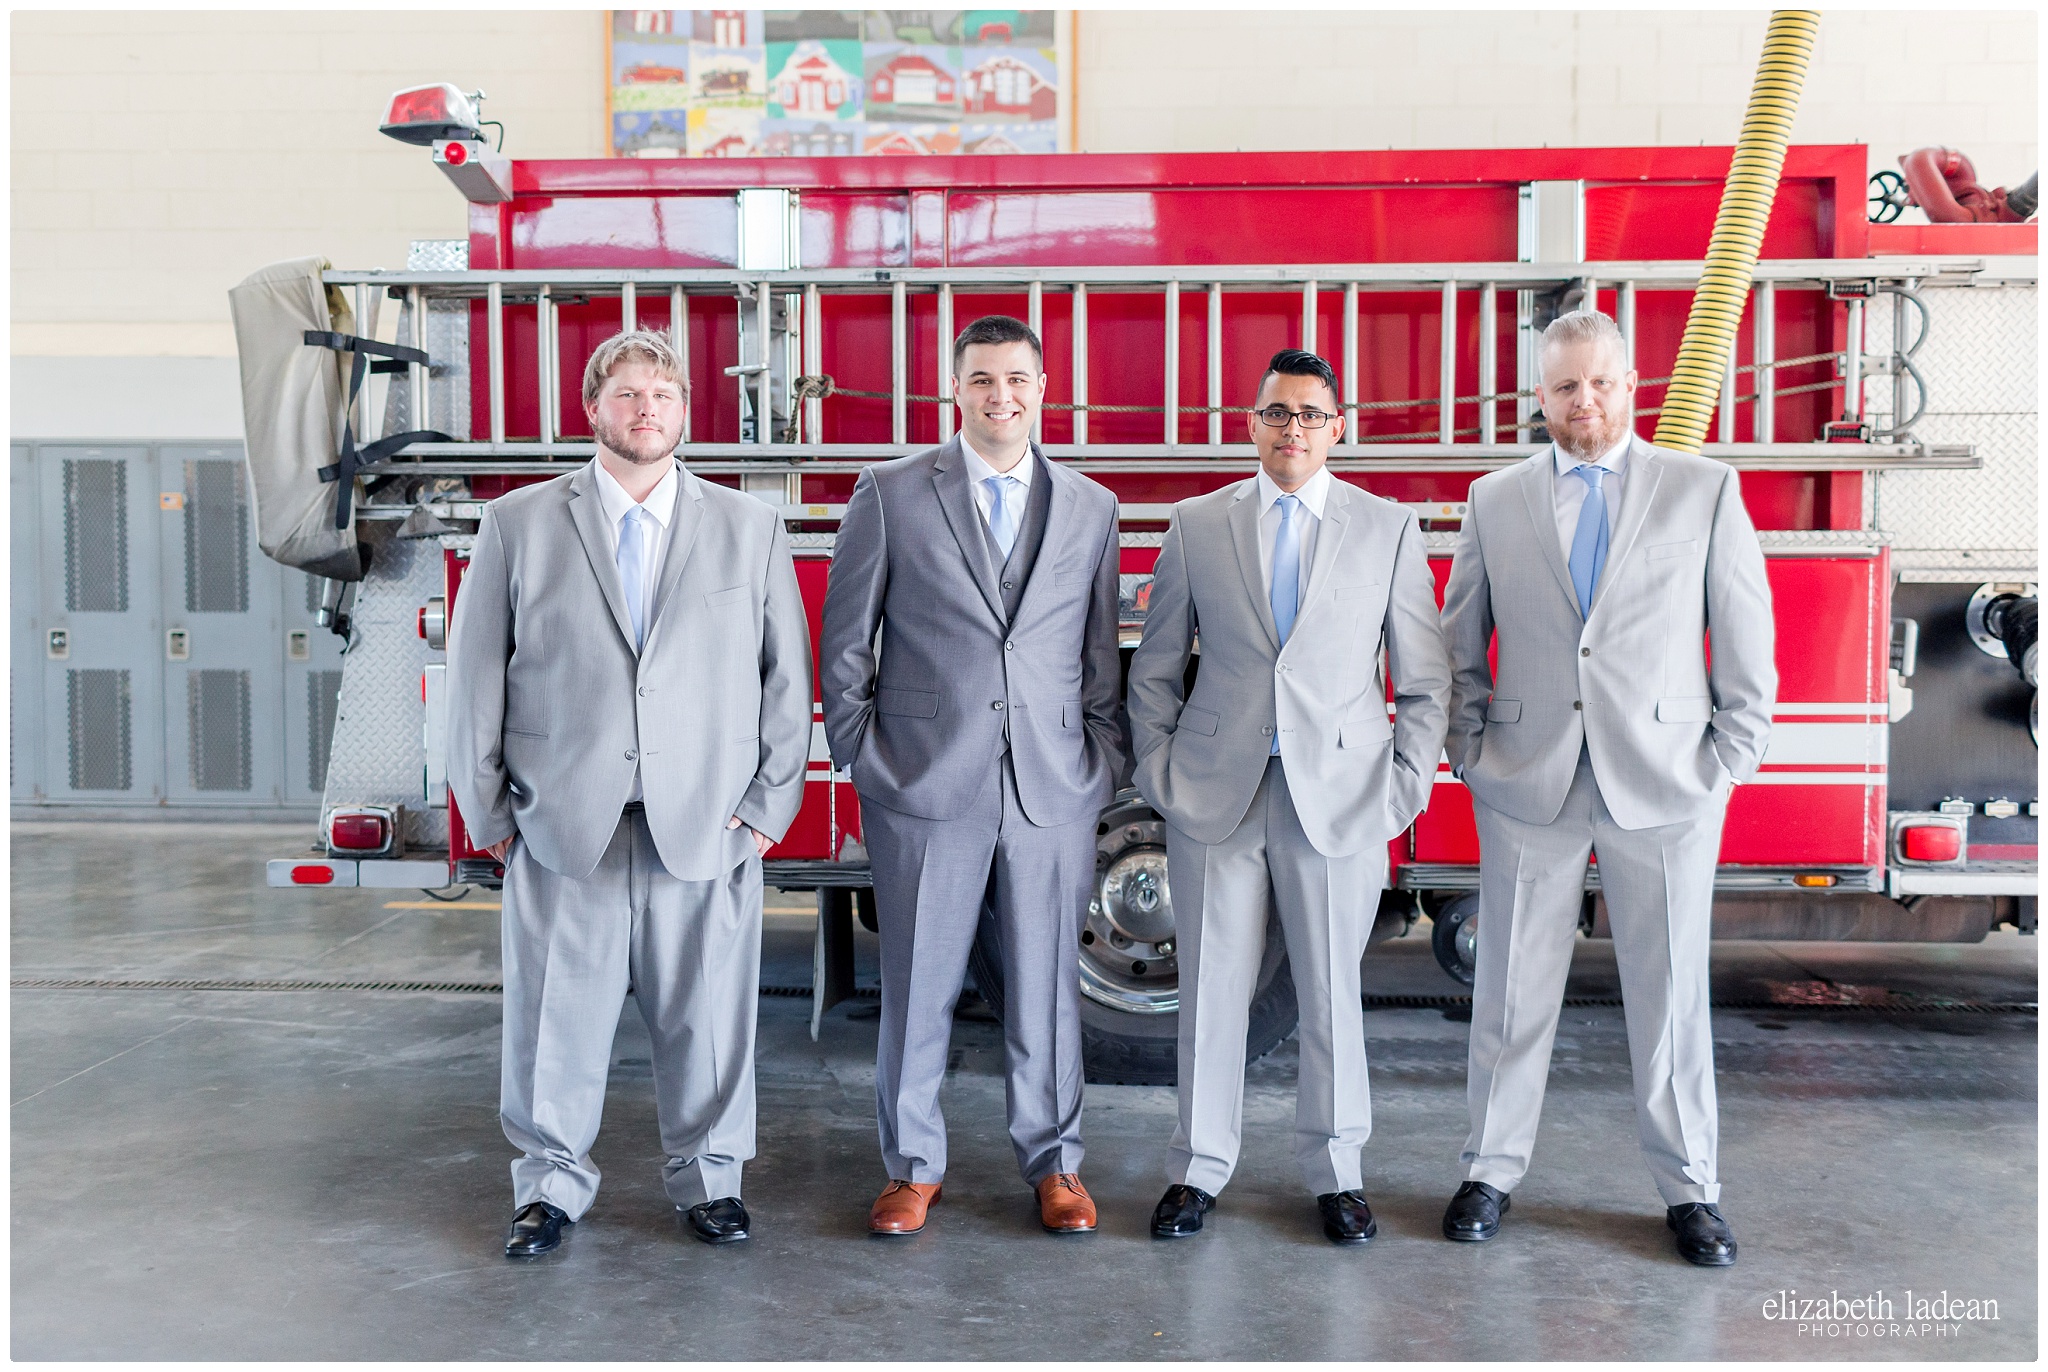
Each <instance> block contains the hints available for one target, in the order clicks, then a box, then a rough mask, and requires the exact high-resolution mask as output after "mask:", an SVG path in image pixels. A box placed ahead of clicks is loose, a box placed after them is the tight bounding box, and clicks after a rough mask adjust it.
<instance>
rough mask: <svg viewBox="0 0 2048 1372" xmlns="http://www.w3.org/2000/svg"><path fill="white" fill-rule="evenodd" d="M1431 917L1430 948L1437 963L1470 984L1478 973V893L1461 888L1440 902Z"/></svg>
mask: <svg viewBox="0 0 2048 1372" xmlns="http://www.w3.org/2000/svg"><path fill="white" fill-rule="evenodd" d="M1430 920H1431V923H1432V926H1433V927H1432V928H1431V929H1430V931H1429V948H1430V951H1431V952H1433V953H1435V954H1436V963H1437V966H1439V967H1441V968H1443V969H1444V971H1446V972H1448V973H1449V974H1450V976H1451V978H1452V979H1453V980H1455V981H1459V982H1462V983H1464V984H1465V985H1467V986H1470V985H1471V984H1472V982H1473V980H1474V979H1475V978H1476V977H1477V976H1478V974H1479V971H1478V968H1479V963H1478V952H1477V948H1478V944H1477V940H1478V937H1479V893H1478V892H1477V891H1460V892H1459V893H1458V894H1457V895H1455V896H1452V897H1450V898H1449V899H1448V900H1445V901H1444V902H1443V903H1442V904H1440V905H1438V906H1437V907H1436V913H1435V914H1433V915H1431V916H1430Z"/></svg>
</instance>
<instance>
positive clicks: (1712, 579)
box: [1443, 310, 1778, 1267]
mask: <svg viewBox="0 0 2048 1372" xmlns="http://www.w3.org/2000/svg"><path fill="white" fill-rule="evenodd" d="M1539 359H1540V363H1541V373H1542V384H1541V385H1540V386H1538V387H1537V390H1536V396H1537V399H1538V401H1539V403H1540V404H1541V405H1542V407H1543V418H1544V422H1545V424H1546V425H1547V426H1548V427H1549V430H1550V436H1551V440H1552V442H1551V446H1550V447H1549V448H1547V449H1545V450H1544V451H1542V452H1540V453H1538V454H1536V455H1535V456H1534V457H1531V458H1530V459H1528V460H1527V461H1526V462H1522V463H1520V464H1518V465H1517V466H1514V467H1510V468H1508V469H1507V470H1505V471H1500V472H1494V473H1491V474H1489V475H1487V476H1483V477H1481V478H1480V479H1479V480H1477V481H1475V482H1474V483H1472V489H1471V495H1470V497H1469V504H1468V507H1467V512H1466V517H1465V522H1464V526H1463V529H1462V531H1461V532H1460V534H1459V540H1458V550H1457V555H1456V558H1455V560H1454V561H1453V563H1452V566H1451V576H1450V583H1449V585H1448V586H1447V587H1446V589H1445V593H1444V631H1445V638H1446V640H1447V641H1448V645H1449V648H1450V654H1451V664H1452V669H1453V686H1452V693H1451V723H1450V735H1449V739H1448V741H1447V743H1446V745H1445V746H1446V751H1447V752H1448V754H1449V756H1450V761H1451V767H1452V770H1453V771H1454V772H1455V773H1456V774H1457V776H1458V777H1459V779H1460V780H1462V781H1463V782H1464V784H1465V786H1466V789H1467V790H1468V791H1469V792H1470V793H1471V796H1472V810H1473V814H1474V816H1475V818H1476V819H1477V822H1478V830H1479V848H1480V858H1479V915H1478V919H1479V929H1478V947H1477V953H1478V966H1477V974H1478V975H1477V982H1476V984H1475V985H1474V987H1473V993H1472V1036H1471V1040H1470V1047H1469V1058H1468V1065H1467V1078H1466V1100H1467V1104H1468V1107H1469V1109H1470V1112H1471V1123H1472V1131H1471V1134H1470V1136H1469V1137H1468V1139H1467V1140H1466V1143H1465V1148H1464V1151H1463V1152H1462V1153H1461V1154H1460V1155H1459V1161H1460V1162H1461V1163H1463V1165H1464V1170H1465V1182H1464V1184H1463V1185H1462V1186H1460V1187H1459V1188H1458V1192H1457V1194H1456V1196H1454V1197H1453V1198H1452V1200H1451V1204H1450V1207H1449V1209H1448V1210H1447V1211H1446V1213H1445V1215H1444V1226H1443V1227H1444V1237H1445V1238H1448V1239H1453V1240H1458V1241H1463V1242H1483V1241H1485V1240H1487V1239H1491V1238H1492V1237H1493V1236H1494V1235H1495V1233H1496V1232H1498V1230H1499V1228H1500V1223H1501V1215H1502V1214H1503V1213H1504V1212H1505V1211H1506V1210H1507V1208H1508V1193H1510V1192H1511V1191H1512V1190H1513V1189H1514V1187H1515V1184H1516V1183H1517V1182H1519V1181H1520V1180H1521V1179H1522V1176H1523V1174H1524V1173H1525V1172H1526V1171H1527V1170H1528V1167H1529V1156H1530V1151H1531V1147H1532V1145H1533V1144H1534V1142H1535V1137H1536V1123H1537V1118H1538V1116H1539V1114H1540V1113H1541V1111H1542V1107H1543V1088H1544V1083H1545V1078H1546V1077H1547V1076H1548V1074H1549V1070H1550V1049H1551V1044H1552V1041H1553V1040H1554V1039H1555V1037H1556V1034H1557V1017H1558V1011H1559V1009H1560V1007H1561V1005H1562V1002H1563V996H1564V987H1565V978H1566V975H1567V973H1569V972H1570V970H1571V959H1572V943H1573V940H1574V937H1575V935H1576V932H1577V929H1578V924H1579V915H1580V911H1581V908H1582V906H1583V903H1584V901H1585V899H1586V890H1587V858H1588V857H1589V856H1597V858H1598V861H1599V869H1598V870H1599V890H1600V892H1601V895H1602V896H1603V898H1604V899H1605V900H1606V903H1607V913H1608V918H1609V920H1610V922H1611V924H1612V927H1613V931H1614V952H1615V958H1616V960H1617V962H1618V963H1619V964H1620V970H1621V983H1622V999H1623V1001H1624V1004H1625V1007H1626V1015H1627V1020H1628V1041H1629V1057H1630V1061H1631V1064H1632V1066H1633V1069H1634V1076H1635V1104H1636V1124H1637V1133H1638V1138H1639V1140H1640V1142H1641V1145H1642V1149H1643V1156H1644V1158H1645V1160H1646V1161H1647V1162H1648V1163H1649V1168H1650V1173H1651V1176H1652V1177H1653V1178H1654V1179H1655V1181H1656V1184H1657V1189H1658V1191H1659V1192H1660V1193H1662V1195H1663V1198H1664V1204H1665V1207H1666V1210H1665V1223H1666V1224H1667V1225H1668V1226H1669V1227H1670V1228H1671V1229H1672V1230H1673V1231H1674V1232H1675V1234H1676V1236H1677V1244H1678V1251H1679V1255H1680V1256H1681V1257H1683V1258H1685V1259H1686V1260H1687V1261H1688V1262H1692V1263H1695V1264H1698V1265H1700V1266H1706V1267H1724V1266H1727V1265H1728V1264H1730V1263H1733V1262H1734V1261H1735V1237H1734V1235H1733V1234H1732V1233H1731V1232H1730V1230H1729V1227H1728V1224H1727V1222H1726V1221H1725V1220H1724V1219H1723V1218H1722V1216H1721V1212H1720V1208H1719V1202H1720V1196H1721V1183H1720V1177H1719V1174H1718V1172H1717V1170H1716V1168H1717V1163H1716V1152H1717V1148H1718V1145H1719V1122H1718V1117H1717V1113H1716V1111H1717V1107H1716V1102H1715V1095H1714V1044H1713V1036H1712V1029H1711V1026H1710V1023H1709V1017H1708V998H1707V957H1708V947H1709V939H1710V937H1711V933H1712V914H1713V901H1714V872H1715V866H1716V859H1717V857H1718V854H1719V850H1720V842H1721V821H1722V818H1723V815H1724V813H1725V812H1726V809H1727V804H1728V792H1729V788H1730V787H1731V786H1732V785H1735V784H1737V783H1739V782H1743V781H1746V780H1748V779H1749V778H1750V777H1751V776H1753V775H1754V774H1755V772H1756V770H1757V765H1758V764H1759V763H1760V762H1761V761H1762V760H1763V755H1764V744H1765V741H1766V739H1767V737H1768V735H1769V732H1770V720H1771V707H1772V705H1773V703H1774V701H1775V697H1776V695H1777V688H1778V678H1777V670H1776V667H1775V665H1774V663H1773V660H1772V653H1773V633H1772V619H1771V592H1770V586H1769V584H1768V583H1767V581H1766V580H1765V576H1764V559H1763V551H1762V549H1761V548H1760V547H1759V546H1758V543H1757V537H1756V530H1755V528H1754V527H1753V526H1752V525H1751V524H1750V520H1749V515H1748V513H1747V512H1746V511H1745V510H1744V509H1743V505H1742V486H1741V482H1740V481H1739V480H1738V479H1737V477H1736V474H1735V471H1734V470H1733V469H1732V468H1730V467H1728V466H1726V465H1725V464H1723V463H1720V462H1715V461H1712V460H1709V459H1707V458H1703V457H1697V456H1694V455H1692V454H1689V453H1681V452H1674V451H1671V450H1669V449H1665V448H1656V447H1652V446H1651V445H1650V444H1648V443H1645V442H1644V441H1643V440H1642V439H1640V438H1637V437H1636V436H1635V433H1634V406H1633V401H1634V396H1635V390H1636V374H1635V372H1634V371H1633V370H1632V369H1630V367H1629V366H1628V361H1627V348H1626V346H1625V344H1624V342H1623V339H1622V337H1621V334H1620V332H1619V331H1618V330H1617V329H1616V328H1615V326H1614V321H1613V320H1611V319H1609V318H1608V317H1607V316H1606V315H1604V314H1600V313H1598V312H1596V311H1591V310H1584V311H1579V312H1576V313H1572V314H1566V315H1564V316H1562V317H1560V318H1559V319H1558V320H1557V321H1556V322H1555V323H1553V324H1552V325H1551V326H1550V327H1549V328H1548V329H1546V330H1545V331H1544V334H1543V341H1542V346H1541V352H1540V355H1539ZM1496 635H1498V640H1499V641H1498V645H1497V652H1498V660H1499V666H1498V668H1497V669H1492V668H1489V666H1488V662H1487V649H1488V645H1489V643H1490V642H1491V641H1492V640H1493V639H1494V638H1495V636H1496ZM1710 639H1711V655H1710V654H1709V640H1710Z"/></svg>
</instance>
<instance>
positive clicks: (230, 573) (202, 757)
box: [157, 445, 284, 806]
mask: <svg viewBox="0 0 2048 1372" xmlns="http://www.w3.org/2000/svg"><path fill="white" fill-rule="evenodd" d="M157 470H158V474H159V477H160V478H161V483H162V489H161V491H160V492H159V499H158V502H157V505H158V510H157V519H158V525H159V530H160V533H159V539H158V546H159V548H160V549H161V554H162V556H161V561H160V562H159V563H158V566H159V569H160V580H159V587H160V593H161V595H162V601H163V622H164V696H163V716H164V723H163V729H164V782H165V794H166V795H167V797H168V798H169V800H170V802H171V803H172V804H176V805H222V804H229V805H237V806H247V805H250V804H259V805H262V804H268V805H275V804H277V803H279V802H280V801H281V800H282V799H283V795H282V791H283V778H282V776H281V775H280V774H279V773H280V763H281V762H282V759H283V753H284V717H283V710H282V708H281V707H282V704H283V702H282V699H281V694H282V687H283V679H282V678H283V659H284V645H283V641H282V625H281V623H280V616H279V606H278V596H279V592H280V583H281V580H282V578H281V577H280V576H279V575H278V572H279V571H280V570H281V569H279V568H278V567H277V565H276V564H275V563H272V562H271V561H270V560H269V559H268V558H265V557H263V555H262V553H261V552H260V551H259V550H258V549H257V547H256V538H255V528H254V510H253V509H252V507H251V504H250V499H249V481H248V475H247V472H246V470H245V468H244V464H243V461H242V453H241V448H240V446H239V445H206V446H197V445H195V446H184V445H179V446H169V445H166V446H164V447H162V448H160V449H158V451H157Z"/></svg>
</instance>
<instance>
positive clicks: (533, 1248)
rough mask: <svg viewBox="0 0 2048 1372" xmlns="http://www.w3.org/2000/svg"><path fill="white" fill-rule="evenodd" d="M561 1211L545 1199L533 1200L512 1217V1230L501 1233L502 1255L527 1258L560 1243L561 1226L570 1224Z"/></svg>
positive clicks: (559, 1245) (564, 1213)
mask: <svg viewBox="0 0 2048 1372" xmlns="http://www.w3.org/2000/svg"><path fill="white" fill-rule="evenodd" d="M574 1223H575V1221H574V1220H572V1219H570V1218H569V1214H568V1212H567V1211H565V1210H559V1209H556V1208H555V1207H554V1206H552V1205H549V1204H548V1203H547V1202H546V1201H535V1202H534V1203H533V1204H531V1205H529V1206H527V1207H526V1208H525V1209H524V1210H521V1211H520V1212H519V1213H518V1214H516V1215H514V1216H513V1217H512V1229H511V1231H510V1232H509V1233H507V1234H506V1235H505V1256H506V1257H508V1258H531V1257H536V1256H538V1255H539V1254H542V1253H547V1252H552V1251H553V1250H554V1249H556V1248H559V1247H561V1246H562V1229H563V1227H564V1226H566V1225H570V1224H574Z"/></svg>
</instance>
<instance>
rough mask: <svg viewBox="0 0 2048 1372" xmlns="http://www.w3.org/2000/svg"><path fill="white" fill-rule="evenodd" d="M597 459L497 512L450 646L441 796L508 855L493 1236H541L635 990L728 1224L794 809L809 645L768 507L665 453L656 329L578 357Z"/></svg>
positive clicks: (480, 533) (709, 1211)
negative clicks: (497, 1210)
mask: <svg viewBox="0 0 2048 1372" xmlns="http://www.w3.org/2000/svg"><path fill="white" fill-rule="evenodd" d="M583 408H584V413H585V415H586V416H587V417H588V418H589V421H590V428H591V433H592V434H593V435H595V437H596V439H597V456H596V457H595V458H594V459H592V460H591V461H590V462H589V463H587V464H586V465H584V466H583V467H581V468H579V469H577V470H576V471H575V472H573V473H571V474H569V475H566V476H561V477H557V478H556V479H554V480H553V481H549V482H545V483H542V484H540V485H536V486H528V487H525V488H523V489H520V490H517V491H514V492H512V493H511V494H509V495H506V496H502V497H500V498H499V499H497V500H495V501H493V502H492V503H491V505H490V507H489V508H488V509H487V510H486V511H485V513H484V518H483V522H482V524H481V526H480V527H479V528H478V530H477V535H476V543H475V546H474V549H473V551H472V553H471V557H470V564H469V571H468V574H467V575H466V576H465V577H464V578H463V581H462V587H461V594H460V595H459V596H458V597H457V600H456V606H455V613H454V621H453V623H452V624H451V626H450V630H449V640H448V675H449V701H450V706H449V749H448V777H449V786H450V789H451V791H452V793H453V795H454V797H455V801H456V804H458V805H459V806H460V807H461V809H462V816H463V819H464V821H465V822H466V823H467V824H468V826H469V832H470V835H471V838H472V840H473V841H474V842H476V843H477V844H479V845H481V846H483V847H486V848H488V849H489V850H490V852H491V853H492V855H493V856H495V857H497V858H498V860H499V861H501V862H503V863H504V864H505V894H504V915H503V939H504V967H505V971H504V975H505V1024H504V1045H505V1046H504V1070H503V1077H502V1081H501V1085H500V1105H499V1115H500V1118H501V1120H502V1121H503V1124H504V1127H505V1136H506V1137H507V1138H508V1139H510V1140H511V1142H512V1143H513V1145H514V1146H515V1147H517V1148H518V1149H519V1150H520V1152H521V1154H522V1156H521V1157H520V1158H519V1159H517V1160H516V1161H515V1162H513V1164H512V1187H513V1205H514V1207H515V1210H516V1211H517V1213H516V1215H515V1217H514V1220H513V1223H512V1229H511V1233H510V1234H509V1236H508V1238H507V1241H506V1245H505V1252H506V1255H507V1256H509V1257H527V1256H532V1255H534V1254H537V1253H544V1252H547V1251H548V1250H549V1249H552V1248H554V1247H556V1246H557V1245H558V1244H559V1243H560V1242H561V1231H562V1228H563V1226H564V1225H567V1224H573V1223H575V1222H576V1220H578V1219H580V1218H581V1217H582V1216H583V1213H584V1212H585V1211H586V1210H588V1209H589V1208H590V1205H591V1202H592V1200H593V1199H594V1198H595V1197H596V1194H597V1184H598V1169H597V1166H596V1164H595V1163H593V1162H592V1161H591V1159H590V1146H591V1144H592V1143H593V1142H594V1141H595V1140H596V1138H597V1129H598V1121H599V1117H600V1114H601V1112H602V1110H603V1106H604V1091H605V1078H606V1075H607V1070H608V1066H609V1063H610V1059H611V1043H612V1035H613V1031H614V1029H615V1028H616V1026H617V1024H618V1017H619V1011H620V1008H621V1006H622V1005H623V1003H624V1000H625V997H626V992H627V989H628V987H629V986H630V988H631V989H632V992H633V996H634V999H635V1001H636V1002H637V1003H638V1005H639V1007H640V1014H641V1016H642V1018H644V1019H645V1020H646V1022H647V1029H648V1034H649V1036H650V1037H651V1038H652V1039H653V1043H654V1059H653V1062H654V1085H655V1094H656V1098H657V1114H658V1117H659V1119H660V1122H661V1142H662V1150H663V1152H664V1154H665V1155H666V1157H667V1162H666V1164H665V1165H664V1167H663V1169H662V1171H663V1177H664V1181H665V1184H666V1187H667V1190H668V1194H669V1198H670V1199H671V1200H672V1201H674V1202H675V1205H676V1208H677V1209H678V1210H679V1211H683V1212H685V1217H686V1222H687V1224H688V1226H689V1228H690V1230H691V1231H692V1232H693V1233H694V1234H695V1235H696V1236H697V1237H698V1238H700V1239H703V1240H704V1241H705V1242H707V1243H730V1242H734V1241H736V1240H739V1239H744V1238H746V1237H747V1236H748V1218H747V1212H746V1207H745V1206H744V1205H743V1204H742V1203H741V1201H740V1168H741V1165H742V1164H743V1163H744V1162H745V1161H746V1160H747V1159H748V1158H750V1157H752V1156H753V1155H754V1014H755V1003H756V995H757V988H758V984H759V979H760V978H759V964H760V949H761V856H762V854H764V853H766V852H767V851H768V849H769V847H770V846H771V845H772V844H773V843H774V842H775V841H776V840H778V839H780V838H781V837H782V834H783V831H784V830H785V829H787V828H788V826H789V824H790V821H791V820H792V819H794V818H795V816H796V811H797V806H798V803H799V801H800V800H801V798H802V788H803V772H804V763H805V759H806V757H807V755H808V753H809V750H810V723H811V657H810V638H809V633H808V629H807V627H806V623H805V618H804V609H803V601H802V599H801V597H800V596H799V594H798V592H797V584H796V570H795V568H794V566H793V565H792V563H791V561H790V554H789V546H788V543H787V541H786V540H785V539H784V537H783V532H782V521H781V520H780V519H779V518H778V517H777V515H776V512H775V510H774V509H773V508H771V507H769V506H767V505H764V504H762V503H761V502H760V501H757V500H755V499H753V498H752V497H750V496H744V495H741V494H739V493H738V492H736V491H732V490H729V489H727V488H725V487H722V486H714V485H712V484H710V483H709V482H706V481H704V480H702V479H700V478H699V477H697V476H694V475H692V474H691V473H690V472H688V471H687V470H685V469H684V467H683V466H682V464H681V463H680V462H678V461H676V459H675V455H674V454H675V450H676V445H677V443H678V441H679V440H680V439H681V437H682V431H683V420H684V416H685V415H686V414H687V412H688V408H689V382H688V380H687V378H686V377H685V376H684V374H683V370H682V367H681V364H680V360H679V359H678V357H677V356H676V353H675V351H674V349H673V348H672V347H671V346H670V345H669V342H668V340H667V339H666V338H665V337H664V336H663V335H661V334H658V333H648V332H638V333H625V334H620V335H618V336H616V337H614V338H612V339H609V340H607V341H606V342H605V343H604V344H603V345H601V346H600V347H599V348H598V349H597V351H596V352H595V353H594V354H592V356H591V358H590V364H589V366H588V367H587V368H586V369H585V371H584V376H583Z"/></svg>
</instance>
